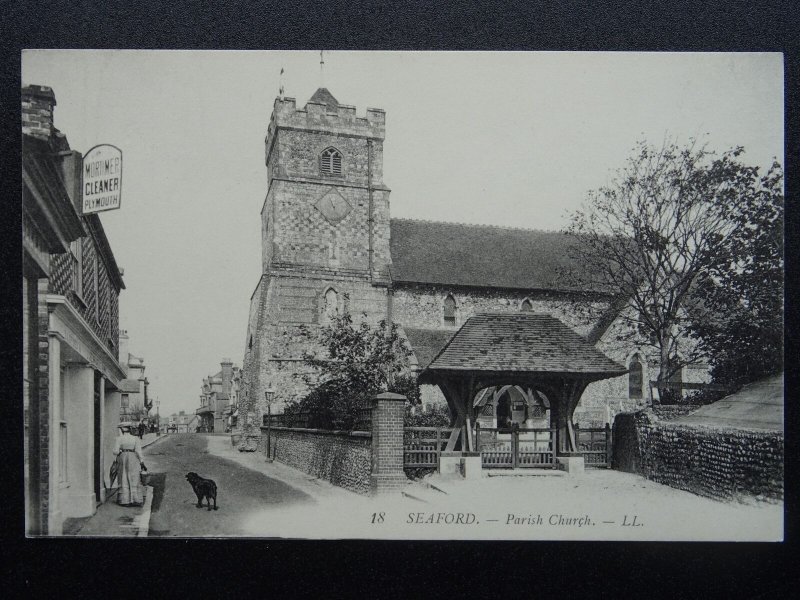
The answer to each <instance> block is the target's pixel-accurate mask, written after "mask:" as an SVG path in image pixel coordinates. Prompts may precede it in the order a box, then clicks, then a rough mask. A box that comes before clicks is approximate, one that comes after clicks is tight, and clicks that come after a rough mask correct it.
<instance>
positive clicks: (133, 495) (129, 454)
mask: <svg viewBox="0 0 800 600" xmlns="http://www.w3.org/2000/svg"><path fill="white" fill-rule="evenodd" d="M114 455H115V456H116V457H117V478H118V479H119V493H118V494H117V504H119V505H121V506H141V505H142V502H144V496H143V490H142V471H146V470H147V467H146V466H145V465H144V462H143V460H144V459H143V458H142V445H141V443H140V442H139V439H138V438H137V437H136V436H135V435H133V433H132V432H131V427H130V426H129V425H120V427H119V435H118V436H117V440H116V443H115V444H114ZM112 483H113V482H112Z"/></svg>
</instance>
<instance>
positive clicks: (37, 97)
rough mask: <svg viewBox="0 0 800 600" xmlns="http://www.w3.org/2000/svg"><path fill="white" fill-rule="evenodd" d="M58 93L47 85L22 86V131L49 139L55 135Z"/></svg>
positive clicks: (41, 138)
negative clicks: (54, 113)
mask: <svg viewBox="0 0 800 600" xmlns="http://www.w3.org/2000/svg"><path fill="white" fill-rule="evenodd" d="M55 106H56V95H55V94H54V93H53V90H52V88H49V87H47V86H46V85H26V86H24V87H23V88H22V133H24V134H27V135H30V136H33V137H36V138H39V139H40V140H45V141H49V140H50V137H51V136H52V135H53V109H54V108H55Z"/></svg>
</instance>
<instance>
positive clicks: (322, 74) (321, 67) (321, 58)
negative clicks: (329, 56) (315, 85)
mask: <svg viewBox="0 0 800 600" xmlns="http://www.w3.org/2000/svg"><path fill="white" fill-rule="evenodd" d="M323 52H325V51H324V50H320V51H319V87H322V88H324V87H325V57H324V56H323V54H322V53H323Z"/></svg>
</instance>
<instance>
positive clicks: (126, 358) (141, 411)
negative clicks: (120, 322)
mask: <svg viewBox="0 0 800 600" xmlns="http://www.w3.org/2000/svg"><path fill="white" fill-rule="evenodd" d="M128 343H129V337H128V332H127V331H126V330H124V329H120V331H119V363H120V364H121V365H122V367H123V368H124V369H125V379H124V380H123V381H122V387H121V391H122V399H121V404H120V410H119V420H120V422H122V421H139V420H141V419H142V418H145V417H146V416H147V415H148V413H149V412H150V409H151V408H153V401H152V399H151V398H150V396H149V394H148V389H147V388H148V386H149V385H150V382H149V381H148V380H147V377H146V376H145V374H144V371H145V364H144V359H143V358H140V357H138V356H135V355H133V354H131V353H130V352H129V350H128Z"/></svg>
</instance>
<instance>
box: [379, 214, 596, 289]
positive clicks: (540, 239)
mask: <svg viewBox="0 0 800 600" xmlns="http://www.w3.org/2000/svg"><path fill="white" fill-rule="evenodd" d="M576 243H579V240H578V238H576V237H574V236H570V235H567V234H565V233H562V232H558V231H538V230H531V229H515V228H510V227H494V226H488V225H465V224H461V223H441V222H435V221H414V220H409V219H392V220H391V239H390V248H391V254H392V267H391V273H392V280H393V281H395V282H407V283H427V284H445V285H463V286H481V287H502V288H517V289H533V290H565V291H584V290H576V288H574V287H572V286H571V285H570V282H569V281H568V280H567V278H566V277H565V276H564V271H567V270H571V271H576V270H580V268H581V265H580V264H577V263H576V262H575V261H574V260H573V259H571V258H570V248H571V247H572V246H573V245H574V244H576ZM597 291H603V290H597Z"/></svg>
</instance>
